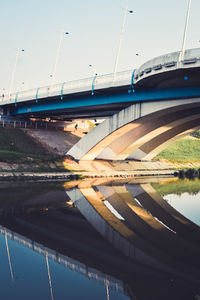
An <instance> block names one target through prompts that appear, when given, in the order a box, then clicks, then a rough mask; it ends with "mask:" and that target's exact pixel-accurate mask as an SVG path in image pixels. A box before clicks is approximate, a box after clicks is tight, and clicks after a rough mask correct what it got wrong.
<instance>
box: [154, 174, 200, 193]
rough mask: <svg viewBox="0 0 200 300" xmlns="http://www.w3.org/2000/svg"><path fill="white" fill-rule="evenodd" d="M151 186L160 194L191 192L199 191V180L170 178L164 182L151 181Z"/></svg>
mask: <svg viewBox="0 0 200 300" xmlns="http://www.w3.org/2000/svg"><path fill="white" fill-rule="evenodd" d="M152 186H153V188H154V189H155V190H156V191H157V192H158V193H159V194H160V195H162V196H164V195H168V194H177V195H179V194H182V193H193V194H196V193H198V192H199V191H200V180H199V179H198V178H195V179H194V180H189V179H183V180H181V179H174V180H173V179H172V180H169V181H167V182H164V183H152Z"/></svg>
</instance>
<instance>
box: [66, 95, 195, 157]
mask: <svg viewBox="0 0 200 300" xmlns="http://www.w3.org/2000/svg"><path fill="white" fill-rule="evenodd" d="M199 100H200V98H191V99H187V100H186V99H178V100H165V101H152V102H143V103H136V104H133V105H131V106H129V107H127V108H125V109H123V110H122V111H120V112H119V113H117V114H114V115H113V116H111V117H109V118H108V119H106V120H105V121H104V122H103V123H101V124H99V125H98V126H97V127H95V128H94V129H93V130H91V131H90V132H89V133H88V134H87V135H86V136H84V137H83V138H82V139H81V140H79V142H78V143H77V144H75V145H74V146H73V147H72V148H71V149H70V150H69V151H68V153H67V154H68V155H71V156H72V157H74V158H75V159H77V160H81V161H83V160H88V161H92V160H94V159H103V160H126V159H134V160H140V161H149V160H151V159H152V158H153V157H154V156H156V155H157V154H158V153H159V152H160V151H162V150H163V149H164V147H166V144H170V143H171V142H173V141H174V140H175V139H176V137H179V135H180V134H183V133H184V132H188V130H189V131H190V130H192V129H193V128H195V129H196V128H198V127H199V126H200V102H199Z"/></svg>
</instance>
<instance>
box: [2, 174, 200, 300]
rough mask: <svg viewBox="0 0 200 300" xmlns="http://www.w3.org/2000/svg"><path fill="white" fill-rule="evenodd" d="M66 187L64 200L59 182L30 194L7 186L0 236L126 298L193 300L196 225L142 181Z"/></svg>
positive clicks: (196, 281) (196, 282)
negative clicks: (126, 295) (8, 191)
mask: <svg viewBox="0 0 200 300" xmlns="http://www.w3.org/2000/svg"><path fill="white" fill-rule="evenodd" d="M73 185H75V184H73V183H70V184H68V185H66V193H67V195H68V197H67V196H66V193H65V190H64V189H63V187H62V186H61V185H59V184H57V185H52V184H44V183H43V184H42V185H41V186H40V185H39V184H38V188H37V189H36V186H37V184H34V187H35V189H34V193H33V189H32V188H31V184H29V185H28V186H23V184H21V187H20V188H19V187H18V186H16V187H13V189H12V195H15V196H16V195H17V194H18V196H19V198H18V199H17V198H15V199H13V198H12V197H10V198H9V199H7V200H8V202H7V203H6V201H4V202H3V203H2V205H1V206H0V212H1V214H0V223H1V228H0V229H1V233H2V234H5V235H6V238H7V237H10V238H11V239H14V240H15V241H16V242H19V243H21V244H23V245H24V246H26V247H29V248H31V249H33V250H34V251H37V252H38V253H40V254H41V255H44V256H45V257H46V259H47V258H50V259H52V260H54V261H56V262H58V263H60V264H62V265H64V266H66V267H68V268H71V269H74V270H76V271H77V272H79V273H81V274H83V275H85V276H87V277H89V278H91V279H95V280H97V281H98V282H102V283H103V284H105V285H106V287H107V288H112V289H115V290H119V291H121V292H123V293H125V294H128V295H129V296H130V297H131V299H141V300H147V299H148V300H151V299H152V300H156V299H164V300H165V299H176V300H178V299H181V300H184V299H185V300H186V299H187V300H188V299H193V298H194V296H195V295H196V294H197V293H198V292H199V283H200V277H199V266H200V259H199V254H198V253H199V247H200V246H199V243H200V242H199V241H200V239H199V236H200V229H199V227H198V226H197V225H195V224H194V223H192V222H191V221H189V220H188V219H186V218H185V217H183V216H182V215H181V214H179V213H178V212H177V211H176V210H174V209H173V208H172V207H171V206H170V205H169V204H168V203H167V202H166V201H164V200H163V199H162V197H160V196H159V195H158V194H157V193H156V191H155V190H154V189H153V188H152V186H151V185H150V184H147V183H144V182H143V184H139V183H137V184H136V183H135V184H133V183H130V182H129V183H128V182H118V183H114V182H112V183H109V182H105V179H103V180H99V179H98V180H94V179H93V180H88V181H81V182H77V186H74V187H73ZM67 186H68V188H67ZM40 187H42V188H41V189H40ZM5 188H6V187H4V189H3V188H2V189H1V192H2V194H3V193H4V190H5ZM14 190H16V193H14V192H13V191H14ZM22 191H23V192H24V194H26V199H27V200H22V198H21V200H20V195H22V194H21V192H22ZM5 197H6V193H5ZM4 199H6V198H4ZM23 199H25V198H24V197H23ZM17 200H20V201H17ZM22 208H23V209H22ZM91 225H92V226H91ZM99 233H100V234H99ZM113 246H114V247H113ZM183 249H184V251H183ZM47 266H48V265H47Z"/></svg>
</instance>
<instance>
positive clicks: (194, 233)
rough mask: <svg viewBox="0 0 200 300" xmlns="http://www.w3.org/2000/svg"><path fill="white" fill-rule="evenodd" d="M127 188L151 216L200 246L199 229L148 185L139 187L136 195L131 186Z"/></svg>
mask: <svg viewBox="0 0 200 300" xmlns="http://www.w3.org/2000/svg"><path fill="white" fill-rule="evenodd" d="M127 188H128V190H129V191H131V193H132V194H133V195H134V196H135V197H136V198H137V199H138V200H139V202H140V203H141V205H142V206H144V207H145V208H146V209H147V210H148V211H149V212H151V214H152V215H153V216H155V217H157V218H158V219H159V220H161V221H162V222H163V223H164V224H166V226H168V227H169V228H171V229H172V230H174V231H175V232H176V234H178V235H180V236H182V237H183V238H184V239H186V240H188V241H191V242H193V243H195V244H197V245H198V246H200V239H199V237H200V227H199V226H198V225H196V224H194V223H193V222H192V221H190V220H189V219H187V218H186V217H184V216H183V215H182V214H180V213H179V212H178V211H177V210H176V209H174V208H173V207H172V206H171V205H169V204H168V203H167V201H165V200H164V199H163V198H162V197H161V196H160V195H159V194H158V193H157V192H156V191H155V190H154V189H153V187H152V186H151V185H150V184H141V185H139V187H138V189H137V193H136V194H135V191H134V187H133V185H127ZM191 247H192V245H191Z"/></svg>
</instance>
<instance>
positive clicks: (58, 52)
mask: <svg viewBox="0 0 200 300" xmlns="http://www.w3.org/2000/svg"><path fill="white" fill-rule="evenodd" d="M65 34H66V35H68V34H69V32H64V31H60V39H59V42H58V47H57V51H56V60H55V64H54V69H53V73H52V75H51V76H50V77H51V83H50V89H51V88H52V86H53V85H54V82H55V75H56V69H57V65H58V60H59V56H60V49H61V46H62V42H63V37H64V35H65Z"/></svg>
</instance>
